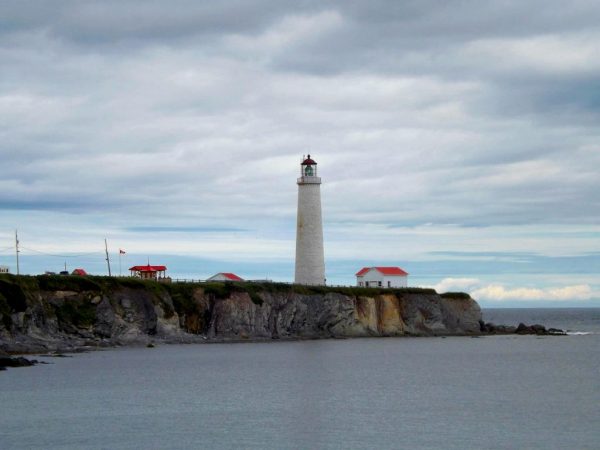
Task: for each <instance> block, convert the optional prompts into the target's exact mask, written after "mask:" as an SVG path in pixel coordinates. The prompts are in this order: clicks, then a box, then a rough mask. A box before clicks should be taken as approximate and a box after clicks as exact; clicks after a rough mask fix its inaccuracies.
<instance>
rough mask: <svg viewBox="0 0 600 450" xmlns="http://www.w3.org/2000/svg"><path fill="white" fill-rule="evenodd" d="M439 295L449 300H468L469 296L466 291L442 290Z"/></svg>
mask: <svg viewBox="0 0 600 450" xmlns="http://www.w3.org/2000/svg"><path fill="white" fill-rule="evenodd" d="M440 297H442V298H446V299H449V300H469V299H470V298H471V296H470V295H469V294H467V293H466V292H444V293H443V294H440Z"/></svg>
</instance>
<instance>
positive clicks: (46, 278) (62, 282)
mask: <svg viewBox="0 0 600 450" xmlns="http://www.w3.org/2000/svg"><path fill="white" fill-rule="evenodd" d="M35 278H36V279H37V282H38V285H39V287H40V289H41V290H43V291H74V292H82V291H100V290H101V287H100V285H99V284H98V283H96V282H95V281H93V279H92V277H82V276H79V275H38V276H36V277H35Z"/></svg>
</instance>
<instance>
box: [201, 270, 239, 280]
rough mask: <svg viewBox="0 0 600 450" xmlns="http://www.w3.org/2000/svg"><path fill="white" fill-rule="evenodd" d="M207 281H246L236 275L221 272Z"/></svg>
mask: <svg viewBox="0 0 600 450" xmlns="http://www.w3.org/2000/svg"><path fill="white" fill-rule="evenodd" d="M206 281H244V279H243V278H240V277H238V276H237V275H236V274H235V273H231V272H219V273H218V274H216V275H213V276H212V277H210V278H209V279H207V280H206Z"/></svg>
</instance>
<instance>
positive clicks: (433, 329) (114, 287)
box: [0, 276, 481, 352]
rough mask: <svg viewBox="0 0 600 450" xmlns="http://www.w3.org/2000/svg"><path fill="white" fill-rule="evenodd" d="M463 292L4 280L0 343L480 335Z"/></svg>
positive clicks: (45, 346) (58, 346)
mask: <svg viewBox="0 0 600 450" xmlns="http://www.w3.org/2000/svg"><path fill="white" fill-rule="evenodd" d="M480 320H481V311H480V308H479V305H478V304H477V303H476V302H475V301H474V300H473V299H471V298H470V297H469V296H468V295H465V294H443V295H441V296H440V295H438V294H437V293H435V291H432V290H427V289H399V290H377V289H357V288H339V289H335V288H325V287H315V288H310V287H303V286H290V285H283V284H272V283H265V284H245V283H240V284H225V283H210V284H197V285H175V284H174V285H161V284H158V283H153V282H141V281H138V280H133V279H114V278H113V279H111V278H104V277H89V278H79V277H46V276H39V277H15V276H2V277H0V349H4V350H7V351H10V352H37V351H47V350H59V351H65V350H74V349H77V348H81V347H85V346H110V345H119V344H134V343H137V344H143V343H148V342H151V341H157V340H158V341H166V342H199V341H222V340H246V339H247V340H261V339H262V340H266V339H299V338H329V337H362V336H405V335H410V336H426V335H463V334H478V333H479V330H480V324H479V321H480Z"/></svg>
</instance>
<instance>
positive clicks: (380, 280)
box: [356, 267, 408, 288]
mask: <svg viewBox="0 0 600 450" xmlns="http://www.w3.org/2000/svg"><path fill="white" fill-rule="evenodd" d="M407 282H408V273H407V272H405V271H404V270H402V269H401V268H400V267H363V268H362V269H360V270H359V271H358V272H356V285H357V286H362V287H384V288H397V287H406V286H407Z"/></svg>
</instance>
